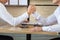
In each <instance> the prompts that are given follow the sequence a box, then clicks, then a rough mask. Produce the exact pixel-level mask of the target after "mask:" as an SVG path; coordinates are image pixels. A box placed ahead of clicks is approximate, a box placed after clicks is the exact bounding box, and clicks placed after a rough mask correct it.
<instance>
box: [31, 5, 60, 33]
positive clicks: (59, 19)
mask: <svg viewBox="0 0 60 40" xmlns="http://www.w3.org/2000/svg"><path fill="white" fill-rule="evenodd" d="M32 15H33V17H34V18H35V19H36V20H37V21H38V23H41V24H42V25H44V26H43V27H42V30H43V31H50V32H60V6H59V7H57V9H56V10H55V11H54V13H53V14H52V15H51V16H49V17H48V18H43V17H41V15H39V14H38V13H37V12H34V13H33V14H32ZM55 23H57V24H56V25H52V24H55ZM46 25H49V26H46Z"/></svg>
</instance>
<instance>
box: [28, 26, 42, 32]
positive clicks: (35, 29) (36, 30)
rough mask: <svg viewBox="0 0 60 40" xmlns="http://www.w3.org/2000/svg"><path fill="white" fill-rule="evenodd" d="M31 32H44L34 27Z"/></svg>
mask: <svg viewBox="0 0 60 40" xmlns="http://www.w3.org/2000/svg"><path fill="white" fill-rule="evenodd" d="M29 31H30V32H40V31H42V27H34V28H31V29H30V30H29Z"/></svg>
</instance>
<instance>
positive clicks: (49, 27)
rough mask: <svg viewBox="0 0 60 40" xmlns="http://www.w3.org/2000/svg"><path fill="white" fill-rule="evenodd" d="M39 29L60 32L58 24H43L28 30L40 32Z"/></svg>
mask: <svg viewBox="0 0 60 40" xmlns="http://www.w3.org/2000/svg"><path fill="white" fill-rule="evenodd" d="M40 31H46V32H60V25H59V24H57V25H53V26H43V27H34V28H32V29H30V32H40Z"/></svg>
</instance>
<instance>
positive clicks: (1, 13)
mask: <svg viewBox="0 0 60 40" xmlns="http://www.w3.org/2000/svg"><path fill="white" fill-rule="evenodd" d="M0 18H1V19H3V20H4V21H6V22H7V23H9V24H11V25H13V26H14V18H13V16H12V15H10V13H8V11H7V10H6V8H5V7H4V5H3V4H0Z"/></svg>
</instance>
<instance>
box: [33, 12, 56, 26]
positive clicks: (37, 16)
mask: <svg viewBox="0 0 60 40" xmlns="http://www.w3.org/2000/svg"><path fill="white" fill-rule="evenodd" d="M32 15H33V17H34V18H35V19H36V20H37V21H38V23H42V25H52V24H54V23H57V20H56V17H55V15H54V14H52V15H51V16H49V17H48V18H43V17H42V16H41V15H40V14H38V13H37V12H35V13H33V14H32Z"/></svg>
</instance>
